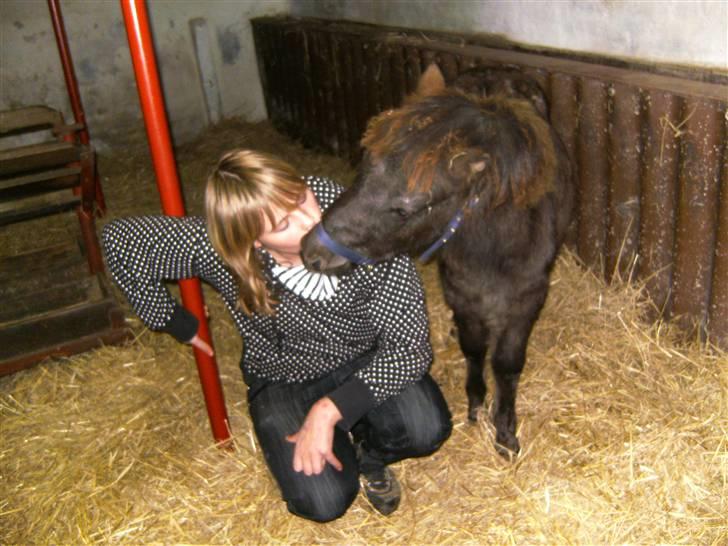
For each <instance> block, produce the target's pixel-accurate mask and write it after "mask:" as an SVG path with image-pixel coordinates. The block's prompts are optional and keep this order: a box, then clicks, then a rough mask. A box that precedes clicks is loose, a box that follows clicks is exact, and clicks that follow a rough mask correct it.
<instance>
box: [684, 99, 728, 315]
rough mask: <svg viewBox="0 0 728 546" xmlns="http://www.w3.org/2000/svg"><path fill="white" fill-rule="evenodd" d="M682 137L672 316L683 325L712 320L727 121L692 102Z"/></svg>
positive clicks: (708, 105) (708, 104) (706, 104)
mask: <svg viewBox="0 0 728 546" xmlns="http://www.w3.org/2000/svg"><path fill="white" fill-rule="evenodd" d="M683 114H684V115H685V118H684V123H683V124H682V125H681V126H680V127H681V128H682V130H683V131H684V133H683V135H682V137H681V157H682V165H681V169H680V190H679V197H678V203H677V204H678V211H677V230H676V251H675V273H674V277H673V290H674V298H673V305H672V314H673V315H674V316H678V317H681V322H682V323H683V325H684V326H686V327H690V326H691V325H693V324H696V323H697V324H698V325H700V326H701V327H703V326H704V325H705V323H706V320H707V310H708V303H709V298H710V285H711V281H712V271H713V252H714V250H713V249H714V245H715V240H716V229H717V223H718V197H719V180H720V161H721V158H722V148H723V141H722V139H723V120H722V119H721V117H722V115H723V114H722V112H721V109H720V108H719V107H718V104H716V103H714V102H712V101H707V100H697V99H688V100H687V101H686V110H685V111H684V112H683Z"/></svg>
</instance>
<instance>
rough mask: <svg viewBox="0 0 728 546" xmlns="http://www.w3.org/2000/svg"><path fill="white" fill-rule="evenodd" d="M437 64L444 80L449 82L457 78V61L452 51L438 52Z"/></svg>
mask: <svg viewBox="0 0 728 546" xmlns="http://www.w3.org/2000/svg"><path fill="white" fill-rule="evenodd" d="M437 65H438V66H439V67H440V70H441V71H442V75H443V76H444V77H445V81H446V82H448V83H450V82H451V81H453V80H454V79H455V78H457V76H458V74H459V71H458V62H457V59H456V58H455V56H454V55H453V54H452V53H447V52H446V51H441V52H440V53H438V55H437Z"/></svg>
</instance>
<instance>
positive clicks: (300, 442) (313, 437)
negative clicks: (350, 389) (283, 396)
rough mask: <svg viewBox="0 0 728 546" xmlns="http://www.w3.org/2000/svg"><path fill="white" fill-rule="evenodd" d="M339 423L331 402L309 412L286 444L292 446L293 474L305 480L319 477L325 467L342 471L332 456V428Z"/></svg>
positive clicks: (328, 401)
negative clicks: (301, 475) (289, 443)
mask: <svg viewBox="0 0 728 546" xmlns="http://www.w3.org/2000/svg"><path fill="white" fill-rule="evenodd" d="M340 419H341V412H340V411H339V408H337V407H336V404H334V403H333V402H332V401H331V399H330V398H328V397H325V398H322V399H321V400H319V401H318V402H316V403H315V404H314V405H313V406H312V407H311V409H310V410H309V412H308V415H307V416H306V419H305V421H304V422H303V425H302V426H301V428H300V430H299V431H298V432H296V433H295V434H291V435H290V436H286V440H288V441H289V442H292V443H295V444H296V448H295V450H294V452H293V470H295V471H296V472H301V471H303V473H304V474H306V476H310V475H312V474H320V473H321V472H323V470H324V467H325V466H326V463H329V464H330V465H331V466H333V467H334V468H335V469H336V470H338V471H341V470H343V468H344V467H343V466H342V464H341V461H339V459H337V458H336V455H334V450H333V447H334V427H335V426H336V423H337V422H338V421H339V420H340Z"/></svg>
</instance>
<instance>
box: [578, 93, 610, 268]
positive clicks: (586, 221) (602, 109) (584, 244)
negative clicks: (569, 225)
mask: <svg viewBox="0 0 728 546" xmlns="http://www.w3.org/2000/svg"><path fill="white" fill-rule="evenodd" d="M579 88H580V93H579V94H580V98H581V112H580V116H579V136H578V142H577V160H578V179H579V186H578V194H579V197H578V202H579V212H578V214H579V233H578V244H577V250H578V253H579V256H580V257H581V259H582V260H583V261H584V263H585V264H586V265H587V266H589V267H591V268H592V269H594V270H595V271H597V272H600V273H604V262H603V260H604V250H605V244H606V238H607V228H608V225H607V219H608V217H607V203H608V190H609V171H608V161H607V90H606V86H605V84H604V83H603V82H601V81H599V80H593V79H582V80H580V86H579Z"/></svg>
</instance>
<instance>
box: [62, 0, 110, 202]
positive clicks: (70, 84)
mask: <svg viewBox="0 0 728 546" xmlns="http://www.w3.org/2000/svg"><path fill="white" fill-rule="evenodd" d="M48 9H49V10H50V12H51V20H52V22H53V32H54V33H55V35H56V43H57V44H58V54H59V55H60V57H61V65H62V66H63V77H64V78H65V80H66V89H68V98H69V100H70V101H71V109H72V110H73V118H74V120H75V121H76V123H79V124H81V125H82V128H81V129H79V131H78V137H79V140H80V141H81V144H88V143H89V142H90V140H91V137H90V135H89V132H88V125H87V124H86V113H85V112H84V110H83V104H82V103H81V93H79V90H78V80H77V79H76V71H75V69H74V68H73V58H72V57H71V49H70V48H69V47H68V38H67V37H66V27H65V25H64V24H63V14H62V13H61V5H60V3H59V0H48ZM94 192H95V194H96V205H97V206H98V211H99V212H100V213H101V214H102V215H103V214H105V213H106V200H105V199H104V192H103V189H102V188H101V181H100V180H99V175H98V173H97V172H94Z"/></svg>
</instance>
